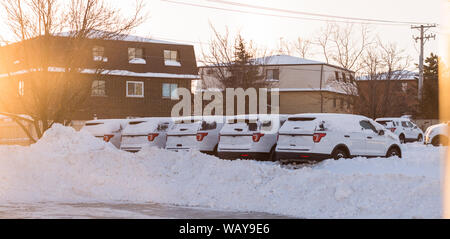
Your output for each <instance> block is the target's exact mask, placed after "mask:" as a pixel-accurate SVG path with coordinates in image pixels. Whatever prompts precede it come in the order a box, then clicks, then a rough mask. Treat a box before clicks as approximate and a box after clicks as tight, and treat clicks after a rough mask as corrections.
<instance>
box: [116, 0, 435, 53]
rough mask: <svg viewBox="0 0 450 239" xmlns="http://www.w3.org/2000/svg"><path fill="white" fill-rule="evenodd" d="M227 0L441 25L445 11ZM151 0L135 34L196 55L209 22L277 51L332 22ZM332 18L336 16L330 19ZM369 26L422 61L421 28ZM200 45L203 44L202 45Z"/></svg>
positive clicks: (428, 6) (408, 1) (399, 0)
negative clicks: (189, 48)
mask: <svg viewBox="0 0 450 239" xmlns="http://www.w3.org/2000/svg"><path fill="white" fill-rule="evenodd" d="M226 1H228V2H238V3H245V4H249V5H256V6H263V7H269V8H277V9H285V10H293V11H302V12H310V13H318V14H327V15H334V16H345V17H356V18H371V19H383V20H392V21H404V22H425V23H439V22H440V21H441V14H442V11H441V6H442V1H441V0H427V1H424V0H395V1H393V0H377V1H373V0H372V1H369V0H339V1H336V0H314V1H312V0H276V1H274V0H270V1H269V0H241V1H237V0H226ZM121 2H122V1H121ZM127 2H128V1H127ZM147 2H148V6H147V7H148V11H149V12H150V18H149V20H148V21H147V22H146V23H145V24H144V25H142V26H141V27H140V28H139V29H137V30H136V34H139V35H143V36H150V37H153V38H159V39H165V40H172V41H182V42H184V43H188V44H194V45H195V47H196V52H197V54H198V53H199V52H200V51H201V49H202V48H206V47H207V45H206V43H207V42H208V41H209V40H210V39H211V36H212V32H211V28H210V24H212V25H214V27H215V28H216V29H217V30H219V31H222V32H223V31H224V30H225V29H226V28H228V29H229V31H230V32H232V33H235V32H240V33H241V34H242V35H243V36H244V38H245V39H247V40H252V41H253V42H254V43H256V44H257V45H258V46H260V47H262V48H268V49H276V48H277V46H278V45H279V41H280V38H283V39H284V40H295V39H296V38H298V37H302V38H314V36H315V35H316V33H317V32H318V31H320V29H321V28H323V27H324V26H326V24H327V23H326V22H325V21H312V20H305V19H292V18H286V17H277V16H267V15H264V16H262V15H256V14H249V13H243V12H231V11H224V10H219V9H211V8H202V7H196V6H189V5H183V4H177V3H174V2H181V3H191V4H192V3H194V4H198V5H207V6H212V7H217V8H226V9H233V10H238V11H247V12H258V13H263V14H272V15H273V14H275V15H287V16H297V17H308V16H300V15H292V14H289V13H280V12H271V11H264V10H261V9H252V8H245V7H238V6H232V5H226V4H222V3H214V2H211V1H208V0H190V1H188V0H169V1H166V0H149V1H147ZM121 5H122V6H123V7H124V8H125V7H126V3H122V4H121ZM310 18H311V17H310ZM322 19H323V18H322ZM329 20H335V19H330V18H329ZM369 26H370V29H371V31H372V32H373V34H375V35H378V36H379V37H380V39H382V40H383V41H386V42H393V43H396V44H398V46H399V47H401V48H404V49H405V50H406V53H407V54H408V55H410V56H411V57H413V59H417V61H418V57H419V44H417V43H415V41H414V40H413V35H417V34H418V33H419V32H418V31H417V30H413V29H411V26H410V25H408V24H405V25H400V26H398V25H396V26H392V25H372V24H371V25H369ZM439 31H440V29H439V28H434V29H432V30H430V31H429V33H433V34H437V35H438V36H437V37H439ZM201 43H204V44H203V46H202V44H201ZM438 49H439V39H437V40H431V41H429V42H427V43H426V45H425V56H427V55H429V53H430V52H437V51H438ZM311 58H313V59H316V60H323V59H322V58H321V56H320V55H319V54H316V55H313V56H312V57H311Z"/></svg>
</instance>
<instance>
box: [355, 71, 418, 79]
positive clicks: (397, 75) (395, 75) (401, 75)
mask: <svg viewBox="0 0 450 239" xmlns="http://www.w3.org/2000/svg"><path fill="white" fill-rule="evenodd" d="M418 78H419V73H418V72H412V71H408V70H398V71H393V72H391V74H390V75H389V73H388V72H383V73H378V74H377V75H375V76H372V77H371V75H364V76H360V77H357V78H356V80H358V81H367V80H388V79H389V80H416V79H418Z"/></svg>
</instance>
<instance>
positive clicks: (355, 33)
mask: <svg viewBox="0 0 450 239" xmlns="http://www.w3.org/2000/svg"><path fill="white" fill-rule="evenodd" d="M315 43H316V45H318V46H319V47H320V49H321V51H322V54H323V56H324V58H325V61H326V63H330V64H336V65H338V66H341V67H343V68H345V69H349V70H352V71H355V72H358V71H359V69H360V67H361V64H360V63H361V57H362V56H363V54H364V51H365V50H367V49H368V48H369V47H370V46H371V45H373V44H374V43H375V41H374V40H373V37H371V35H370V31H369V28H368V27H367V26H366V25H360V26H356V25H354V24H347V25H344V26H342V25H339V24H337V23H329V24H327V26H326V27H325V28H323V29H322V30H321V31H320V32H319V33H318V35H317V37H316V42H315Z"/></svg>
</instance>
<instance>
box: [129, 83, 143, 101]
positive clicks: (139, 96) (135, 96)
mask: <svg viewBox="0 0 450 239" xmlns="http://www.w3.org/2000/svg"><path fill="white" fill-rule="evenodd" d="M130 83H132V84H140V85H142V95H130V94H128V92H129V91H128V89H129V84H130ZM144 87H145V84H144V82H143V81H126V96H127V97H129V98H144V97H145V88H144ZM134 91H136V87H134Z"/></svg>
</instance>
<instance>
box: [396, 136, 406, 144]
mask: <svg viewBox="0 0 450 239" xmlns="http://www.w3.org/2000/svg"><path fill="white" fill-rule="evenodd" d="M398 139H399V140H400V143H401V144H405V143H406V139H405V135H404V134H401V135H400V136H399V137H398Z"/></svg>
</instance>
